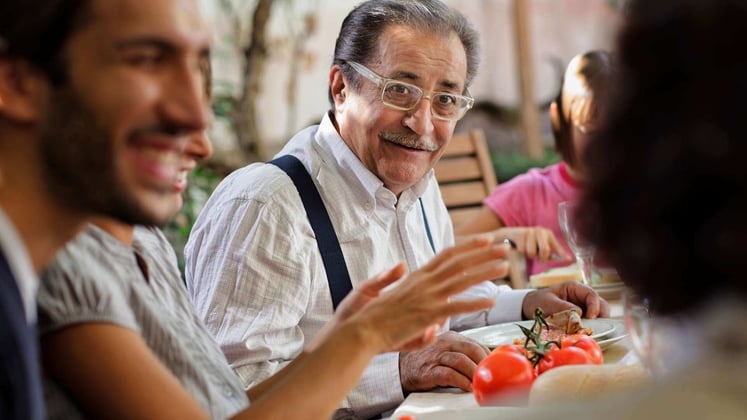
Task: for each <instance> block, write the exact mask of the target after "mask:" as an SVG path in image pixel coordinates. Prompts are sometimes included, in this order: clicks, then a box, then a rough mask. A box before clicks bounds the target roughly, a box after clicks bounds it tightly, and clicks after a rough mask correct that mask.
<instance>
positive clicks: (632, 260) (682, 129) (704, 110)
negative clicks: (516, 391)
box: [572, 0, 747, 419]
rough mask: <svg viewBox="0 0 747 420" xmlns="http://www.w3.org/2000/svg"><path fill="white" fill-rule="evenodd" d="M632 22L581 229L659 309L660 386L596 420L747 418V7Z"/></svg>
mask: <svg viewBox="0 0 747 420" xmlns="http://www.w3.org/2000/svg"><path fill="white" fill-rule="evenodd" d="M626 19H627V20H626V22H625V24H624V27H623V29H622V32H621V33H620V35H619V50H618V54H619V59H620V61H619V64H620V73H621V74H620V79H619V81H617V82H616V83H615V86H616V88H615V89H614V95H613V97H612V98H611V100H610V102H609V116H608V120H607V121H606V122H605V123H604V124H603V126H602V128H601V130H600V132H599V136H598V138H597V139H595V140H594V141H593V142H591V144H590V145H589V149H588V154H587V155H586V156H585V159H586V165H587V168H588V171H589V172H588V173H589V177H588V180H589V184H588V194H587V196H586V197H585V198H584V201H583V206H582V209H583V211H582V213H581V214H580V215H579V222H581V223H584V224H585V232H586V235H587V236H588V237H589V238H590V239H591V240H593V242H594V243H595V244H596V245H597V246H598V247H599V249H600V250H601V251H603V252H604V253H605V255H606V256H607V257H608V258H609V260H610V262H611V263H612V264H614V265H615V266H616V267H617V268H618V270H619V272H620V275H621V277H622V279H623V280H624V281H625V282H626V283H627V284H628V285H629V286H630V287H631V288H632V289H633V290H634V291H635V292H636V293H637V294H638V295H639V296H642V297H644V298H645V299H646V300H647V301H648V308H649V310H650V311H651V313H652V315H653V318H652V319H653V323H652V326H653V329H652V337H653V341H650V343H651V348H650V350H649V351H647V352H643V353H642V354H641V358H642V360H643V361H644V362H647V363H646V364H647V366H649V367H650V368H651V369H652V372H653V373H654V374H655V378H654V379H655V383H654V385H653V386H652V387H650V388H647V389H644V390H641V391H640V392H639V393H635V394H629V395H625V396H618V399H617V400H616V401H607V402H605V403H603V404H604V406H603V407H599V406H596V405H595V406H594V407H593V408H590V409H589V410H590V411H589V413H587V414H589V416H588V417H589V418H593V417H594V414H591V413H592V412H593V413H599V412H604V413H605V414H604V416H605V418H606V419H620V418H626V419H628V418H629V419H641V418H650V419H662V418H677V419H743V418H747V398H745V397H746V396H747V329H745V328H744V321H745V319H747V280H746V279H745V272H746V271H747V247H745V245H744V243H745V241H747V217H745V216H746V215H747V165H745V157H746V156H747V135H746V134H745V124H744V121H745V120H744V107H745V98H747V78H746V77H745V75H746V74H747V44H745V43H742V42H735V40H738V39H745V37H747V25H745V22H747V1H744V0H710V1H700V0H656V1H651V0H632V1H630V2H629V6H628V10H627V17H626ZM572 418H575V419H577V418H579V416H577V415H574V416H572ZM584 418H585V417H584Z"/></svg>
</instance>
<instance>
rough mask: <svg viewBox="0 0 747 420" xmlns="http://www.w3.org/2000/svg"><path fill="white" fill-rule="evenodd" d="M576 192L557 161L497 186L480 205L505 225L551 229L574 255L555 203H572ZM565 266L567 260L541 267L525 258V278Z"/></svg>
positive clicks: (541, 265) (577, 188)
mask: <svg viewBox="0 0 747 420" xmlns="http://www.w3.org/2000/svg"><path fill="white" fill-rule="evenodd" d="M579 193H580V189H579V184H578V182H577V181H575V180H574V179H573V178H571V177H570V176H569V175H568V172H567V171H566V169H565V163H563V162H560V163H558V164H555V165H550V166H548V167H546V168H535V169H530V170H529V171H527V173H525V174H522V175H518V176H516V177H514V178H512V179H511V180H509V181H508V182H506V183H503V184H500V185H498V186H497V187H496V188H495V190H493V192H492V193H491V194H490V195H489V196H488V198H486V199H485V200H484V201H483V204H485V205H486V206H488V207H490V208H491V209H493V211H494V212H495V213H496V214H497V215H498V217H500V218H501V220H502V221H503V224H504V225H505V226H508V227H512V226H543V227H546V228H548V229H550V230H552V231H553V233H555V237H556V238H558V240H559V241H560V243H562V244H563V246H565V248H566V250H567V251H568V254H569V255H573V253H572V252H571V249H570V248H569V247H568V245H567V244H566V243H565V239H564V238H563V233H562V232H561V231H560V226H559V225H558V203H560V202H562V201H569V200H575V199H576V198H577V197H578V195H579ZM568 264H569V263H568V262H567V261H549V262H547V263H545V264H540V263H539V262H537V261H535V260H533V259H532V260H530V259H527V275H532V274H536V273H541V272H543V271H545V270H547V269H549V268H552V267H559V266H563V265H568Z"/></svg>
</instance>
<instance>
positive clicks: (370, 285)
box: [358, 263, 407, 296]
mask: <svg viewBox="0 0 747 420" xmlns="http://www.w3.org/2000/svg"><path fill="white" fill-rule="evenodd" d="M406 272H407V269H406V268H405V263H399V264H397V265H396V266H394V267H393V268H391V269H389V270H387V271H385V272H383V273H381V274H379V275H377V276H376V277H373V278H370V279H368V280H366V281H364V282H362V283H361V284H359V285H358V289H359V290H360V291H361V292H362V293H364V294H366V295H369V296H378V295H379V293H380V292H381V291H382V290H384V289H385V288H386V287H387V286H389V285H390V284H392V283H394V282H396V281H397V280H399V279H401V278H402V276H404V275H405V273H406Z"/></svg>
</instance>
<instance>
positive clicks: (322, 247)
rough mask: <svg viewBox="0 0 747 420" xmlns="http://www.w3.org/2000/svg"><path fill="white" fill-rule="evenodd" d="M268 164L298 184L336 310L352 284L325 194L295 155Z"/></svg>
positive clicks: (429, 240) (429, 236) (427, 229)
mask: <svg viewBox="0 0 747 420" xmlns="http://www.w3.org/2000/svg"><path fill="white" fill-rule="evenodd" d="M268 163H271V164H273V165H275V166H277V167H278V168H280V169H282V170H283V171H284V172H285V173H286V174H287V175H288V176H289V177H290V179H291V180H292V181H293V185H295V186H296V190H298V194H299V195H300V196H301V201H302V202H303V208H304V210H306V216H307V217H308V218H309V223H310V224H311V229H312V230H313V231H314V235H315V236H316V245H317V246H318V247H319V252H320V253H321V255H322V262H323V263H324V270H325V271H326V273H327V282H328V283H329V291H330V294H331V295H332V307H333V308H334V309H337V306H338V305H339V304H340V302H341V301H342V299H344V298H345V296H347V294H348V293H350V291H351V290H352V289H353V284H352V283H351V281H350V273H349V272H348V266H347V264H346V263H345V256H344V255H343V254H342V249H341V248H340V242H339V240H338V239H337V234H336V233H335V228H334V227H333V226H332V222H331V221H330V220H329V214H328V213H327V209H326V207H324V202H322V197H321V196H320V195H319V191H318V190H317V189H316V186H315V185H314V181H313V180H312V179H311V176H310V175H309V173H308V172H307V171H306V168H304V166H303V164H302V163H301V161H299V160H298V159H297V158H296V157H295V156H291V155H285V156H280V157H278V158H275V159H273V160H271V161H270V162H268ZM418 200H419V201H420V210H421V212H422V214H423V223H424V225H425V233H426V235H427V236H428V243H429V244H430V246H431V249H432V250H433V253H434V254H435V253H436V247H435V245H434V244H433V236H431V229H430V226H428V218H427V217H426V215H425V206H423V199H422V198H419V199H418Z"/></svg>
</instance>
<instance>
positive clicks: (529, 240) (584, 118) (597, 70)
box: [456, 51, 613, 275]
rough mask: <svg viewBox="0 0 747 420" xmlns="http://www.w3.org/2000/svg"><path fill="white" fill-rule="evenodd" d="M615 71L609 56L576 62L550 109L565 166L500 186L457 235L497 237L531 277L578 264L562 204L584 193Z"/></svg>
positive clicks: (589, 54)
mask: <svg viewBox="0 0 747 420" xmlns="http://www.w3.org/2000/svg"><path fill="white" fill-rule="evenodd" d="M612 71H613V69H612V63H611V57H610V55H609V53H607V52H605V51H591V52H587V53H585V54H580V55H577V56H575V57H574V58H573V59H572V60H571V62H570V63H569V64H568V67H567V69H566V71H565V74H564V75H563V82H562V83H561V88H560V93H559V94H558V97H557V98H556V99H555V101H553V103H552V104H551V105H550V120H551V123H552V128H553V135H554V138H555V150H556V151H557V152H558V153H559V154H560V155H561V157H562V161H561V162H560V163H558V164H555V165H550V166H548V167H546V168H541V169H531V170H529V171H528V172H527V173H525V174H522V175H519V176H516V177H515V178H513V179H511V180H510V181H508V182H506V183H504V184H501V185H499V186H497V187H496V188H495V190H494V191H493V192H492V193H491V194H490V196H488V197H487V198H486V199H485V200H484V201H483V204H484V205H483V208H482V210H481V211H480V213H479V214H478V215H477V216H476V217H475V218H474V219H472V220H470V221H467V222H466V223H464V224H463V225H461V226H459V227H458V228H457V229H456V233H457V235H460V236H462V235H468V234H474V233H481V232H489V231H497V233H498V234H499V235H501V236H503V237H505V238H508V239H511V240H512V241H513V242H514V243H515V244H516V245H517V249H518V250H519V251H520V252H522V253H523V254H524V255H525V256H526V258H527V275H532V274H536V273H540V272H543V271H545V270H547V269H549V268H552V267H557V266H564V265H568V264H569V263H570V262H571V261H573V259H572V255H573V254H572V253H571V250H570V248H569V247H568V245H567V244H566V243H565V240H564V239H563V235H562V233H561V232H560V227H559V226H558V203H560V202H562V201H570V200H575V199H576V198H577V197H578V195H579V194H580V192H581V188H582V187H581V186H582V184H583V179H584V169H583V167H582V165H581V159H580V156H581V155H582V153H583V151H584V150H585V149H586V145H587V144H588V142H589V140H590V138H591V136H590V134H591V132H592V130H593V128H594V122H595V120H597V119H598V115H599V113H600V111H601V110H600V109H599V103H601V101H600V100H599V98H600V97H601V95H603V94H605V93H606V89H607V86H608V85H609V80H610V77H611V75H612ZM553 254H554V255H555V257H554V258H551V257H552V256H553Z"/></svg>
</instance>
